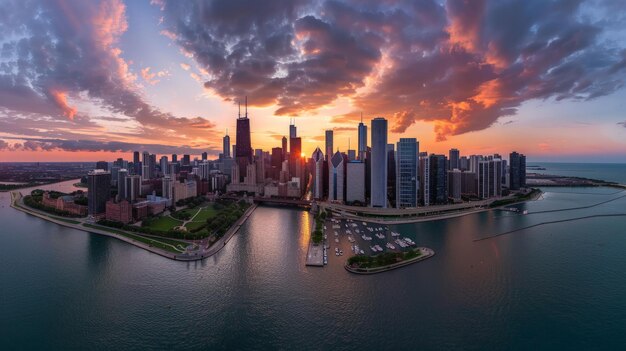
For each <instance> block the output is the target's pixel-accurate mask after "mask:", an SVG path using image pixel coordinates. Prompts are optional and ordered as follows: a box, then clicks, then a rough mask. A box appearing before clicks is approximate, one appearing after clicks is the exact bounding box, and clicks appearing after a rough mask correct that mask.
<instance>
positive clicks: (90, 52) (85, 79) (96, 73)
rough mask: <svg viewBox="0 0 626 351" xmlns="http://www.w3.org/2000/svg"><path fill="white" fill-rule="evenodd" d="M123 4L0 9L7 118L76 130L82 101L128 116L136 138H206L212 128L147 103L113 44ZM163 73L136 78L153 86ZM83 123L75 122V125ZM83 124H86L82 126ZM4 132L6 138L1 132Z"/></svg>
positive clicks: (72, 1) (2, 101)
mask: <svg viewBox="0 0 626 351" xmlns="http://www.w3.org/2000/svg"><path fill="white" fill-rule="evenodd" d="M127 28H128V24H127V22H126V16H125V5H124V4H123V3H122V2H121V1H119V0H106V1H98V2H93V1H78V0H58V1H30V0H13V1H11V0H10V1H3V2H2V3H1V4H0V107H3V108H4V112H5V113H4V118H7V119H12V118H17V117H16V116H20V115H29V116H31V118H33V117H32V116H33V115H34V114H35V115H40V117H34V118H41V119H46V118H48V117H52V118H58V119H64V120H69V121H70V122H76V123H79V122H80V121H83V122H84V120H85V119H87V120H88V119H89V118H90V117H89V116H88V115H87V113H88V112H81V111H80V109H79V108H77V107H76V106H79V103H80V102H87V103H89V104H94V105H96V106H97V108H99V109H102V110H103V111H108V112H110V114H111V115H112V116H111V117H113V118H115V116H117V118H119V116H126V117H129V118H131V119H132V120H133V121H134V122H135V123H134V127H132V128H133V129H134V130H133V133H134V134H135V135H136V136H137V137H143V138H149V137H151V136H154V135H158V136H159V137H161V138H163V137H166V136H169V137H175V136H179V137H181V136H182V137H192V136H193V137H198V136H201V135H203V134H202V133H204V135H205V136H206V135H210V133H211V131H210V130H209V131H206V130H205V131H202V132H201V131H200V130H199V129H201V128H206V129H211V128H213V127H214V124H213V123H212V122H209V121H207V120H206V119H204V118H201V117H193V118H185V117H176V116H174V115H172V114H170V113H167V112H163V111H161V110H159V109H158V108H155V107H153V106H151V105H150V104H148V103H147V102H146V101H145V100H144V98H143V97H142V94H141V91H140V90H139V88H138V84H136V80H137V77H136V75H134V74H133V73H132V72H131V71H130V69H129V66H128V63H127V62H126V61H125V60H124V59H123V58H122V56H121V54H122V52H121V50H120V49H119V48H118V46H117V43H118V40H119V38H120V36H121V35H122V34H123V33H124V32H125V31H126V30H127ZM168 74H169V73H168V72H167V71H158V72H151V71H150V68H149V67H146V68H145V69H144V70H142V71H141V75H142V77H143V78H144V79H145V80H146V81H147V82H148V83H150V84H155V83H156V82H158V79H159V78H162V77H164V76H167V75H168ZM79 117H80V118H79ZM83 124H84V123H83ZM3 132H7V133H8V132H11V131H10V130H3Z"/></svg>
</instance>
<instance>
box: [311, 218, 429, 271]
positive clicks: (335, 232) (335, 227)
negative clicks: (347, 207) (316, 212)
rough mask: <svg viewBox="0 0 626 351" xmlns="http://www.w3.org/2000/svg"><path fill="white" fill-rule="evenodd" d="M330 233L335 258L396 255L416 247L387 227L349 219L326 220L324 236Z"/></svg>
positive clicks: (412, 242) (408, 239)
mask: <svg viewBox="0 0 626 351" xmlns="http://www.w3.org/2000/svg"><path fill="white" fill-rule="evenodd" d="M331 232H332V236H333V237H334V239H333V242H334V246H333V248H334V252H335V256H336V257H340V256H343V252H344V251H346V252H350V253H352V254H353V255H378V254H382V253H387V252H396V253H397V252H402V251H405V250H409V249H410V248H411V247H415V246H416V245H417V244H416V243H415V242H414V241H413V240H412V239H411V238H408V237H402V236H401V234H400V233H398V232H395V231H392V230H391V229H390V227H389V226H388V225H380V224H376V223H368V222H363V221H359V222H357V221H354V220H353V219H350V218H342V217H332V218H328V219H327V220H326V224H325V225H324V236H325V237H328V235H329V234H331ZM366 233H367V234H366ZM355 234H356V235H355ZM359 234H360V235H359ZM327 245H328V244H327ZM328 246H329V247H330V245H328ZM342 259H343V258H342ZM307 262H308V258H307ZM307 265H309V264H308V263H307Z"/></svg>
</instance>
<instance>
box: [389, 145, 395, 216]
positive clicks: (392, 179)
mask: <svg viewBox="0 0 626 351" xmlns="http://www.w3.org/2000/svg"><path fill="white" fill-rule="evenodd" d="M387 202H389V204H390V205H391V206H392V207H393V206H395V204H396V150H395V146H394V145H393V144H387Z"/></svg>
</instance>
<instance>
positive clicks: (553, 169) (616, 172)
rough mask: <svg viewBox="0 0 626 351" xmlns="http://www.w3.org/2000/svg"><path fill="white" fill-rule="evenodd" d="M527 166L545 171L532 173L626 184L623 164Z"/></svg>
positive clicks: (540, 163)
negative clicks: (538, 167) (537, 167)
mask: <svg viewBox="0 0 626 351" xmlns="http://www.w3.org/2000/svg"><path fill="white" fill-rule="evenodd" d="M526 165H527V166H540V167H543V168H545V170H530V169H529V170H528V172H531V173H542V174H551V175H562V176H572V177H582V178H590V179H598V180H604V181H608V182H617V183H620V184H626V164H623V163H555V162H529V161H527V163H526Z"/></svg>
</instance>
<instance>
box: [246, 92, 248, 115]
mask: <svg viewBox="0 0 626 351" xmlns="http://www.w3.org/2000/svg"><path fill="white" fill-rule="evenodd" d="M246 118H248V95H246Z"/></svg>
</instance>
